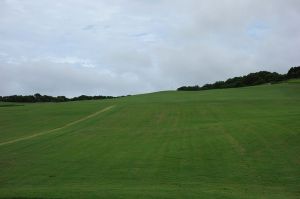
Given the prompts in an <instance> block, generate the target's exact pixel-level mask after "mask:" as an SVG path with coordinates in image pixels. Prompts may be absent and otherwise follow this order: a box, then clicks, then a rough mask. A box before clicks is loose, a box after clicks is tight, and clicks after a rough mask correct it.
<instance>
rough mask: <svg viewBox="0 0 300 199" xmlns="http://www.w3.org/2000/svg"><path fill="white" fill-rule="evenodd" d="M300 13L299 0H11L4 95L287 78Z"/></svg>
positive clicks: (2, 40)
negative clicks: (258, 75)
mask: <svg viewBox="0 0 300 199" xmlns="http://www.w3.org/2000/svg"><path fill="white" fill-rule="evenodd" d="M299 10H300V2H299V1H298V0H278V1H272V0H260V1H259V0H251V1H250V0H245V1H237V0H226V1H219V0H209V1H208V0H187V1H182V0H172V1H171V0H155V1H147V0H130V1H129V0H112V1H102V0H101V1H99V0H85V1H83V0H66V1H50V0H45V1H38V0H28V1H21V0H5V1H4V0H2V1H0V70H1V73H0V76H1V80H0V81H1V82H0V84H1V85H0V95H8V94H21V93H22V94H32V93H34V92H41V93H45V94H52V95H69V96H73V95H79V94H108V95H121V94H134V93H142V92H150V91H157V90H165V89H175V88H176V87H178V86H182V85H188V84H200V85H202V84H204V83H208V82H213V81H216V80H222V79H226V78H228V77H232V76H236V75H243V74H246V73H249V72H254V71H258V70H270V71H277V72H282V73H284V72H286V71H287V70H288V68H289V67H291V66H295V65H299V64H300V57H299V55H298V54H299V53H298V51H299V46H300V13H299ZM99 92H101V93H99Z"/></svg>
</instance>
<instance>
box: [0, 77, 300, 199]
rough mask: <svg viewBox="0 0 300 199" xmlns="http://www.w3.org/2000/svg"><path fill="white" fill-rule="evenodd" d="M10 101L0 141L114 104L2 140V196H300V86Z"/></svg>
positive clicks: (1, 119)
mask: <svg viewBox="0 0 300 199" xmlns="http://www.w3.org/2000/svg"><path fill="white" fill-rule="evenodd" d="M293 82H294V81H293ZM5 104H6V103H1V104H0V144H1V143H4V142H7V141H11V140H16V139H18V138H23V137H28V136H31V135H33V134H37V133H40V132H47V131H49V130H51V129H55V128H59V127H63V126H65V125H66V124H68V123H71V122H73V121H78V120H80V119H81V118H84V117H86V116H88V115H91V114H93V113H95V112H97V111H99V110H102V109H104V108H106V107H109V106H111V105H115V106H114V107H113V108H112V109H110V110H107V111H105V112H102V113H99V114H98V115H94V116H93V117H90V118H88V119H86V120H82V121H80V122H78V123H75V124H73V125H70V126H66V127H64V128H63V129H58V130H56V131H53V132H50V133H47V134H43V135H40V136H36V137H33V138H30V139H26V140H21V141H16V142H14V143H11V144H5V145H0V198H27V199H28V198H112V199H115V198H128V199H132V198H139V199H143V198H147V199H148V198H153V199H154V198H155V199H160V198H164V199H171V198H180V199H181V198H189V199H190V198H191V199H193V198H195V199H196V198H197V199H198V198H207V199H216V198H220V199H221V198H222V199H257V198H263V199H283V198H284V199H296V198H300V84H297V83H292V82H290V83H283V84H276V85H263V86H256V87H246V88H239V89H223V90H210V91H202V92H172V91H169V92H158V93H152V94H145V95H138V96H131V97H126V98H120V99H115V100H103V101H101V100H100V101H83V102H70V103H44V104H24V106H5ZM10 104H12V103H10Z"/></svg>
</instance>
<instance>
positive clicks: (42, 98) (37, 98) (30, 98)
mask: <svg viewBox="0 0 300 199" xmlns="http://www.w3.org/2000/svg"><path fill="white" fill-rule="evenodd" d="M112 98H116V97H113V96H102V95H98V96H87V95H81V96H78V97H72V98H67V97H65V96H57V97H53V96H49V95H41V94H39V93H36V94H34V95H11V96H0V101H3V102H69V101H80V100H99V99H101V100H102V99H112Z"/></svg>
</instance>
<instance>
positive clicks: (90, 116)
mask: <svg viewBox="0 0 300 199" xmlns="http://www.w3.org/2000/svg"><path fill="white" fill-rule="evenodd" d="M113 107H114V106H109V107H106V108H104V109H102V110H100V111H97V112H95V113H92V114H90V115H87V116H85V117H83V118H80V119H79V120H76V121H72V122H69V123H67V124H65V125H64V126H62V127H58V128H55V129H51V130H47V131H43V132H40V133H35V134H32V135H29V136H26V137H21V138H17V139H14V140H10V141H6V142H2V143H0V147H1V146H3V145H8V144H13V143H16V142H20V141H23V140H28V139H32V138H35V137H38V136H42V135H46V134H49V133H53V132H57V131H60V130H63V129H65V128H68V127H69V126H73V125H75V124H78V123H79V122H83V121H85V120H87V119H90V118H92V117H95V116H96V115H98V114H100V113H103V112H105V111H108V110H110V109H111V108H113Z"/></svg>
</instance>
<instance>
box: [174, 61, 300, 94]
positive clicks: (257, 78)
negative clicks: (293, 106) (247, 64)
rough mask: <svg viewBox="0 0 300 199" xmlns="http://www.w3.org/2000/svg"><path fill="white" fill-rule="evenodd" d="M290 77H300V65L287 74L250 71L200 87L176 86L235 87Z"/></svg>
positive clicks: (183, 89)
mask: <svg viewBox="0 0 300 199" xmlns="http://www.w3.org/2000/svg"><path fill="white" fill-rule="evenodd" d="M290 78H300V66H298V67H293V68H291V69H290V70H289V72H288V73H287V74H284V75H281V74H278V73H276V72H273V73H271V72H268V71H260V72H256V73H250V74H248V75H245V76H242V77H234V78H229V79H227V80H226V81H217V82H215V83H213V84H205V85H204V86H202V87H199V86H182V87H180V88H178V89H177V90H178V91H199V90H209V89H220V88H237V87H243V86H255V85H260V84H265V83H276V82H280V81H283V80H286V79H290Z"/></svg>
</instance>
